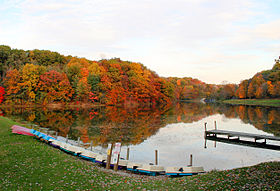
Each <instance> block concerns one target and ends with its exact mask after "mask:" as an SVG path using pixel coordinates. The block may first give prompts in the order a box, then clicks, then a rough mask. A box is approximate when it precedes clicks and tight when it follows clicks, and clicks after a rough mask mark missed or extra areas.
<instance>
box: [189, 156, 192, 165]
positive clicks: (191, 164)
mask: <svg viewBox="0 0 280 191" xmlns="http://www.w3.org/2000/svg"><path fill="white" fill-rule="evenodd" d="M192 162H193V157H192V154H190V165H189V166H192Z"/></svg>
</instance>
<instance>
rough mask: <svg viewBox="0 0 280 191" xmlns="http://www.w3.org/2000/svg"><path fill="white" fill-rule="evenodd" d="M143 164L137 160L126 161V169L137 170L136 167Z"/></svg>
mask: <svg viewBox="0 0 280 191" xmlns="http://www.w3.org/2000/svg"><path fill="white" fill-rule="evenodd" d="M142 166H143V164H141V163H137V162H128V163H127V167H126V169H127V170H128V171H132V172H138V170H137V168H141V167H142Z"/></svg>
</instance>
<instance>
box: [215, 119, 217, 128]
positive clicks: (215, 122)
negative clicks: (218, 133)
mask: <svg viewBox="0 0 280 191" xmlns="http://www.w3.org/2000/svg"><path fill="white" fill-rule="evenodd" d="M215 130H217V122H216V121H215Z"/></svg>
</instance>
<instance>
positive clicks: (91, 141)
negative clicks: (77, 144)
mask: <svg viewBox="0 0 280 191" xmlns="http://www.w3.org/2000/svg"><path fill="white" fill-rule="evenodd" d="M90 150H91V151H92V141H91V142H90Z"/></svg>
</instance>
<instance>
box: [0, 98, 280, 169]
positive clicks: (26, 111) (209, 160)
mask: <svg viewBox="0 0 280 191" xmlns="http://www.w3.org/2000/svg"><path fill="white" fill-rule="evenodd" d="M1 113H2V114H4V116H7V117H10V118H13V119H15V120H17V121H21V122H23V121H26V123H35V124H38V125H39V126H41V127H47V128H50V129H51V130H54V131H57V132H58V133H59V135H61V136H64V137H65V136H66V135H68V136H69V137H70V138H71V139H74V140H77V139H78V137H81V140H82V141H83V142H90V141H93V145H94V146H102V147H103V148H105V147H106V146H107V144H108V143H110V142H116V141H119V142H122V145H124V146H125V147H126V146H129V147H130V151H131V153H130V158H131V160H133V161H139V162H145V163H148V162H154V150H155V149H157V150H159V160H160V164H161V165H165V166H184V165H187V164H188V162H189V155H190V154H193V155H194V165H198V166H204V167H205V169H206V170H210V169H214V168H217V169H229V168H235V167H241V166H247V165H253V164H256V163H258V162H263V161H268V160H279V151H273V150H265V149H260V148H251V147H244V146H239V145H231V144H228V143H222V142H216V143H214V142H212V141H209V142H208V143H207V149H205V148H204V126H203V124H204V122H208V125H207V128H208V129H214V121H217V124H218V129H224V130H232V131H240V132H246V133H256V134H273V135H275V136H280V128H279V127H280V108H271V107H254V106H228V105H213V104H199V103H181V104H177V105H175V106H173V107H161V108H138V109H129V108H119V107H98V108H93V109H88V110H87V109H77V108H76V109H64V110H61V109H60V110H56V109H46V108H40V109H39V108H17V109H15V108H3V109H2V111H1V112H0V114H1ZM215 144H216V145H215ZM268 144H269V143H268ZM277 145H280V144H279V141H278V143H277ZM124 150H126V149H125V148H124ZM122 155H123V156H122V157H124V158H125V155H126V153H125V151H124V152H123V153H122ZM277 157H278V158H277Z"/></svg>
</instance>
